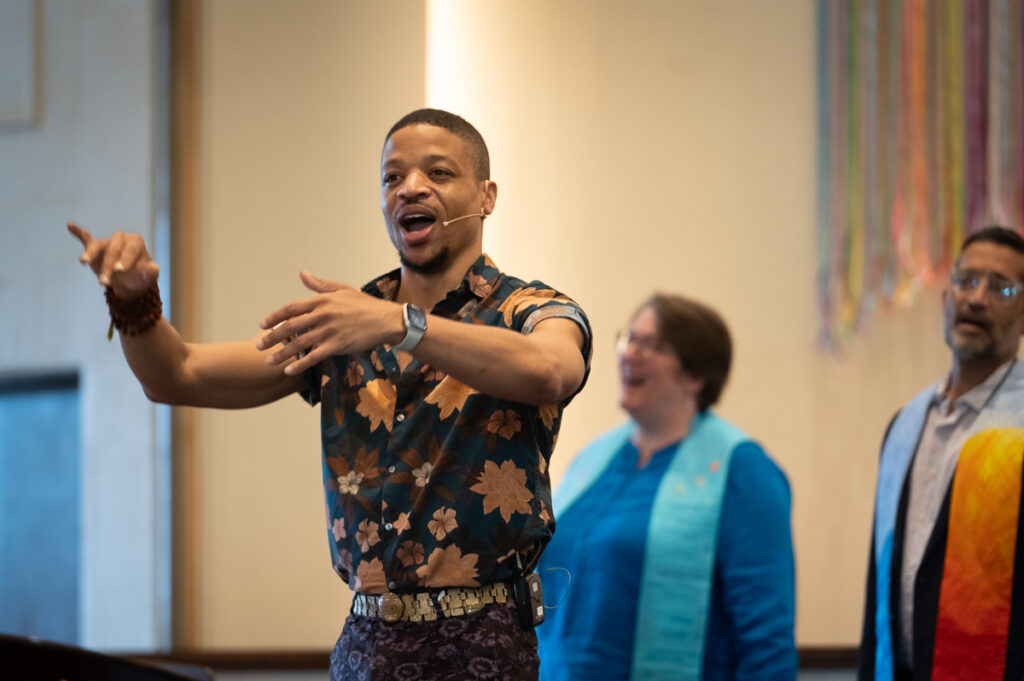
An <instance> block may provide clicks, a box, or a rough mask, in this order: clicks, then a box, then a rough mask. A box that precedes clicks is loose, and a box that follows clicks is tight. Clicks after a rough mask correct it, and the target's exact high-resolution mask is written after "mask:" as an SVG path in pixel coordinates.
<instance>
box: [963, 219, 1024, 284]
mask: <svg viewBox="0 0 1024 681" xmlns="http://www.w3.org/2000/svg"><path fill="white" fill-rule="evenodd" d="M975 243H990V244H998V245H1000V246H1006V247H1007V248H1012V249H1013V250H1015V251H1017V252H1018V253H1020V254H1021V255H1024V236H1021V235H1020V233H1019V232H1017V231H1015V230H1012V229H1009V228H1008V227H1002V226H1000V225H990V226H988V227H983V228H982V229H979V230H978V231H977V232H975V233H973V234H971V235H970V236H968V237H967V238H966V239H964V244H963V246H961V247H960V255H958V256H957V262H959V261H960V257H961V256H962V255H963V253H964V251H965V250H967V247H968V246H970V245H971V244H975ZM1017 276H1019V277H1024V271H1021V272H1018V274H1017Z"/></svg>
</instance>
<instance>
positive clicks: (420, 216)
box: [398, 212, 435, 232]
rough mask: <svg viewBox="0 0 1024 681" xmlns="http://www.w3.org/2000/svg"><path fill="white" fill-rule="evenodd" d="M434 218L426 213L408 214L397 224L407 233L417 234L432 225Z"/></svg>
mask: <svg viewBox="0 0 1024 681" xmlns="http://www.w3.org/2000/svg"><path fill="white" fill-rule="evenodd" d="M434 220H435V218H434V216H433V215H431V214H429V213H426V212H410V213H408V214H406V215H403V216H402V217H401V218H399V220H398V224H399V225H401V227H402V229H404V230H405V231H407V232H418V231H420V230H423V229H426V228H427V227H429V226H430V225H432V224H434Z"/></svg>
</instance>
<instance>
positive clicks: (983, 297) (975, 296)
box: [967, 277, 989, 307]
mask: <svg viewBox="0 0 1024 681" xmlns="http://www.w3.org/2000/svg"><path fill="white" fill-rule="evenodd" d="M988 296H989V291H988V277H982V279H981V281H979V282H978V285H977V286H976V287H974V288H973V289H971V290H970V291H968V292H967V302H968V303H969V304H970V305H971V306H972V307H983V306H984V305H986V304H987V303H988Z"/></svg>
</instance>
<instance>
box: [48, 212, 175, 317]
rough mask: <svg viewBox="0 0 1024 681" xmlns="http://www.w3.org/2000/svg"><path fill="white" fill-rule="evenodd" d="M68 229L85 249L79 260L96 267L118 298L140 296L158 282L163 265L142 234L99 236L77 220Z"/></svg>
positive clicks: (98, 273)
mask: <svg viewBox="0 0 1024 681" xmlns="http://www.w3.org/2000/svg"><path fill="white" fill-rule="evenodd" d="M68 231H69V232H71V234H73V235H74V236H75V238H77V239H78V240H79V241H81V242H82V246H83V247H84V249H85V250H83V251H82V255H80V256H78V261H79V262H81V263H82V264H83V265H88V266H89V267H91V268H92V271H93V272H95V273H96V277H97V278H98V279H99V282H100V284H101V285H103V286H111V287H113V289H114V293H115V294H117V297H118V298H121V299H122V300H131V299H132V298H137V297H139V296H141V295H142V294H143V293H145V292H146V291H148V290H149V289H150V288H151V287H152V286H153V285H154V284H155V283H156V280H157V277H158V276H159V275H160V266H159V265H157V264H156V263H155V262H153V258H152V257H150V255H149V252H148V251H147V250H146V243H145V241H143V239H142V237H141V236H140V235H138V234H125V233H124V232H114V233H113V234H112V235H111V236H110V237H109V238H106V239H95V238H93V236H92V234H90V233H89V230H87V229H83V228H82V227H80V226H78V224H77V223H74V222H69V223H68Z"/></svg>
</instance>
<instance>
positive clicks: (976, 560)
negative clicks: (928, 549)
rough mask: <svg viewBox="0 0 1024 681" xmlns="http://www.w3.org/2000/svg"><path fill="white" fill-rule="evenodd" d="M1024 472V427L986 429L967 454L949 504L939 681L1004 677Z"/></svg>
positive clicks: (935, 671) (935, 673)
mask: <svg viewBox="0 0 1024 681" xmlns="http://www.w3.org/2000/svg"><path fill="white" fill-rule="evenodd" d="M1022 467H1024V429H1020V428H990V429H987V430H983V431H981V432H979V433H977V434H975V435H973V436H971V438H970V439H968V440H967V442H966V443H964V446H963V449H962V450H961V451H960V459H959V462H958V464H957V469H956V476H955V478H954V480H953V491H952V497H951V498H950V506H949V532H948V535H947V537H948V538H947V540H946V558H945V563H944V564H943V572H942V584H941V587H940V595H939V614H938V621H937V623H936V630H935V654H934V657H933V665H932V679H933V681H961V680H962V681H968V680H969V681H1002V679H1003V675H1004V672H1005V664H1006V646H1007V635H1008V633H1009V628H1010V603H1011V596H1012V592H1013V572H1014V559H1015V553H1016V548H1017V530H1018V527H1019V522H1018V521H1019V518H1018V515H1019V513H1020V502H1021V473H1022ZM1022 560H1024V557H1022ZM1021 569H1024V567H1022V568H1021Z"/></svg>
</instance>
